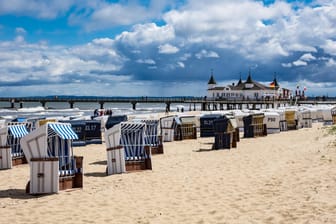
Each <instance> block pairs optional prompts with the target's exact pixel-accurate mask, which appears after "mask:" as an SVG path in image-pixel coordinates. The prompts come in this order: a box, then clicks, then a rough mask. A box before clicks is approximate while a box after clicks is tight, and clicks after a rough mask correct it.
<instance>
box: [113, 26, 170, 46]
mask: <svg viewBox="0 0 336 224" xmlns="http://www.w3.org/2000/svg"><path fill="white" fill-rule="evenodd" d="M174 37H175V33H174V28H173V27H172V26H169V25H165V26H157V25H156V24H155V23H147V24H138V25H135V26H134V27H133V28H132V31H124V32H122V33H121V34H120V35H118V36H117V37H116V41H118V42H121V43H123V44H127V45H132V46H139V45H148V44H154V43H164V42H167V41H169V40H172V39H173V38H174Z"/></svg>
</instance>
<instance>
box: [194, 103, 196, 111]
mask: <svg viewBox="0 0 336 224" xmlns="http://www.w3.org/2000/svg"><path fill="white" fill-rule="evenodd" d="M194 111H196V103H194Z"/></svg>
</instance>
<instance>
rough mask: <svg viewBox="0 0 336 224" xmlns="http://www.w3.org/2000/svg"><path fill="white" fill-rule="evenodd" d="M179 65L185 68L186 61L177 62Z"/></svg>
mask: <svg viewBox="0 0 336 224" xmlns="http://www.w3.org/2000/svg"><path fill="white" fill-rule="evenodd" d="M177 65H178V66H179V67H181V68H184V67H185V65H184V63H183V62H182V61H179V62H177Z"/></svg>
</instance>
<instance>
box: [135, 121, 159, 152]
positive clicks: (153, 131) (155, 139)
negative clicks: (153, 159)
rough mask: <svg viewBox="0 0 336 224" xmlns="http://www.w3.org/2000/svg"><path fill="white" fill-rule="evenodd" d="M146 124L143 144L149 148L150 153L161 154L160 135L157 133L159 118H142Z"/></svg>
mask: <svg viewBox="0 0 336 224" xmlns="http://www.w3.org/2000/svg"><path fill="white" fill-rule="evenodd" d="M140 121H141V122H143V123H145V124H146V130H145V145H146V146H149V147H150V148H151V153H152V154H163V144H162V136H160V135H159V133H158V130H159V120H155V119H142V120H140Z"/></svg>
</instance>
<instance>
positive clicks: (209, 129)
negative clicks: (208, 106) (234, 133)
mask: <svg viewBox="0 0 336 224" xmlns="http://www.w3.org/2000/svg"><path fill="white" fill-rule="evenodd" d="M219 118H224V116H223V115H222V114H205V115H202V116H201V118H200V137H201V138H202V137H214V136H215V132H214V129H213V122H214V120H216V119H219Z"/></svg>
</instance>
